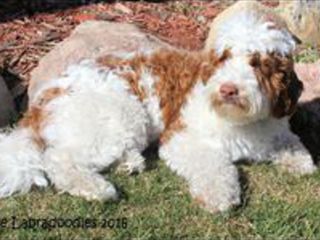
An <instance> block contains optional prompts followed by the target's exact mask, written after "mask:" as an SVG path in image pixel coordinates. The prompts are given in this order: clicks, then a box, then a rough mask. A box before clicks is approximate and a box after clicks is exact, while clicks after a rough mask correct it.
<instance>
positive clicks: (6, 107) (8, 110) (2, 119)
mask: <svg viewBox="0 0 320 240" xmlns="http://www.w3.org/2000/svg"><path fill="white" fill-rule="evenodd" d="M15 117H16V111H15V106H14V102H13V98H12V96H11V94H10V92H9V90H8V88H7V85H6V84H5V82H4V80H3V78H2V77H1V76H0V127H4V126H6V125H8V124H9V123H10V122H12V121H13V120H14V119H15Z"/></svg>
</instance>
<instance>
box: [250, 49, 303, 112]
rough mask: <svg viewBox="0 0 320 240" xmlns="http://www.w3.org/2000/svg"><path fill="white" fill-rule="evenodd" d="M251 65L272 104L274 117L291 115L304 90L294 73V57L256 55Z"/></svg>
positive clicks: (274, 54) (253, 56) (273, 54)
mask: <svg viewBox="0 0 320 240" xmlns="http://www.w3.org/2000/svg"><path fill="white" fill-rule="evenodd" d="M250 64H251V65H252V66H253V68H254V71H255V74H256V76H257V79H258V81H259V84H260V86H261V88H263V89H264V90H265V92H266V94H267V96H268V98H269V100H270V102H271V111H272V114H273V116H274V117H276V118H281V117H284V116H287V115H291V114H292V113H293V112H294V111H295V109H296V106H297V102H298V99H299V97H300V95H301V92H302V90H303V84H302V82H301V81H300V80H299V79H298V77H297V75H296V73H295V72H294V68H293V59H292V56H280V55H278V54H276V53H270V54H267V55H263V56H261V54H260V53H254V54H253V55H252V57H251V60H250Z"/></svg>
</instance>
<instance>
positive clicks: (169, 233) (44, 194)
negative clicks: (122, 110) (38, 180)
mask: <svg viewBox="0 0 320 240" xmlns="http://www.w3.org/2000/svg"><path fill="white" fill-rule="evenodd" d="M156 165H157V166H156V168H154V169H151V170H149V171H146V172H144V173H142V174H140V175H136V176H131V177H127V176H126V175H124V174H113V175H112V176H111V178H112V180H113V182H115V183H116V184H117V186H118V187H119V189H121V191H122V198H121V200H120V201H119V202H117V203H111V202H107V203H100V202H87V201H85V200H83V199H81V198H77V197H71V196H69V195H67V194H62V195H58V194H56V193H55V192H54V191H53V190H52V189H47V190H45V191H40V190H34V191H32V192H31V193H29V194H26V195H23V196H16V197H10V198H8V199H4V200H0V218H1V220H0V226H2V227H1V228H0V236H1V239H35V238H37V239H38V238H41V239H42V238H44V237H46V238H51V239H56V238H57V237H62V238H63V239H84V238H89V237H90V238H97V239H101V238H106V239H110V238H114V239H179V238H184V239H194V238H198V239H221V238H227V239H230V238H236V239H249V238H250V239H266V238H267V239H320V201H319V197H320V171H319V172H317V173H316V174H313V175H311V176H305V177H300V178H298V177H294V176H292V175H290V174H287V173H284V172H283V171H281V170H280V169H278V168H276V167H274V166H272V165H268V164H261V165H251V166H247V165H239V169H240V172H241V176H242V177H241V179H242V188H243V192H244V194H243V203H242V205H241V206H240V207H238V208H237V209H233V210H230V211H228V212H225V213H222V214H216V215H212V214H209V213H207V212H205V211H204V210H202V209H200V208H199V207H198V206H197V204H196V203H195V202H193V201H192V199H191V198H190V196H189V194H188V191H187V186H186V184H185V182H184V181H183V180H182V179H181V178H179V177H177V176H176V175H175V174H174V173H172V172H171V171H170V170H169V169H168V168H167V167H166V166H165V165H164V163H163V162H162V161H158V162H157V163H156ZM12 216H15V217H16V220H15V222H14V224H15V227H18V225H21V228H20V229H12V224H13V220H12ZM55 217H56V218H63V219H64V220H66V219H73V220H74V221H75V219H77V218H78V219H82V220H83V221H84V219H87V221H91V222H90V223H89V225H88V226H89V227H88V228H87V229H85V228H82V227H78V228H77V227H76V228H72V227H52V229H48V227H47V226H46V225H41V223H40V224H39V225H38V227H35V228H33V227H32V226H31V225H29V226H27V227H26V229H24V227H25V226H26V225H24V219H28V218H29V219H30V218H33V219H36V218H39V219H53V218H55ZM104 219H107V221H105V220H104ZM111 219H118V220H117V221H118V222H117V223H116V224H118V225H117V227H112V224H113V222H112V221H111ZM5 220H8V222H7V223H4V222H3V221H5ZM94 221H95V224H96V225H93V222H94ZM105 223H107V224H109V227H108V225H106V226H102V225H104V224H105Z"/></svg>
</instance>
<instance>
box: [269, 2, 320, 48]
mask: <svg viewBox="0 0 320 240" xmlns="http://www.w3.org/2000/svg"><path fill="white" fill-rule="evenodd" d="M275 11H276V12H277V13H279V15H280V16H281V17H282V18H283V19H284V20H285V21H286V23H287V25H288V27H289V29H290V30H291V31H292V32H293V34H295V35H296V36H297V37H298V38H299V39H300V40H301V41H302V42H304V43H308V44H311V45H315V46H317V47H320V1H319V0H313V1H312V0H307V1H306V0H295V1H288V0H280V4H279V6H278V8H277V9H276V10H275Z"/></svg>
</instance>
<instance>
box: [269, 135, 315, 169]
mask: <svg viewBox="0 0 320 240" xmlns="http://www.w3.org/2000/svg"><path fill="white" fill-rule="evenodd" d="M274 144H275V147H274V148H275V149H276V151H275V152H274V153H273V154H272V156H271V158H272V159H273V162H274V163H275V164H277V165H279V166H280V167H281V168H283V169H285V170H286V171H288V172H290V173H294V174H297V175H304V174H311V173H313V172H314V171H315V170H316V169H317V167H316V165H315V164H314V162H313V160H312V157H311V155H310V153H309V152H308V150H307V149H306V148H305V147H304V146H303V144H302V143H301V141H300V139H299V138H298V136H296V135H294V134H293V133H292V132H291V131H290V130H289V129H287V130H286V131H284V132H283V133H282V134H281V135H279V136H277V137H276V139H275V141H274Z"/></svg>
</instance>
